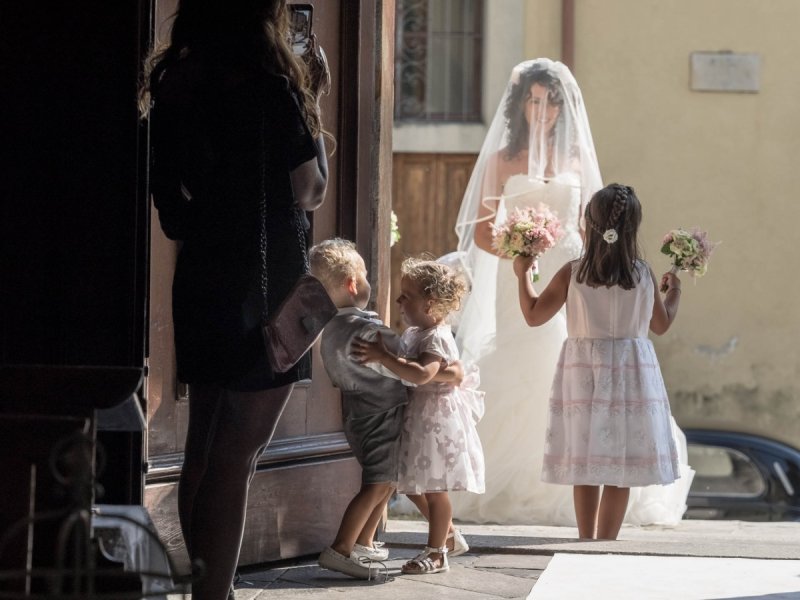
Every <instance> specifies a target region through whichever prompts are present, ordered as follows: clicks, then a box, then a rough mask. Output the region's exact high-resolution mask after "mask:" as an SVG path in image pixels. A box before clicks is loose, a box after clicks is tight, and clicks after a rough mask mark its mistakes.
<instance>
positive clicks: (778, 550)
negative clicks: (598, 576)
mask: <svg viewBox="0 0 800 600" xmlns="http://www.w3.org/2000/svg"><path fill="white" fill-rule="evenodd" d="M461 530H462V531H463V532H464V535H465V536H466V538H467V541H468V542H469V544H470V547H471V548H470V552H468V553H467V554H465V555H463V556H459V557H456V558H454V559H452V561H451V568H450V571H449V572H447V573H439V574H435V575H416V576H408V575H400V574H399V570H400V566H401V565H402V564H403V563H404V562H405V561H406V560H407V559H409V558H411V557H412V556H414V555H415V554H416V553H417V551H418V549H419V548H420V547H421V546H423V545H424V543H425V537H426V523H424V522H421V521H406V520H390V521H389V523H388V525H387V528H386V533H385V534H384V535H383V540H384V541H386V543H387V545H388V547H389V548H390V557H391V560H388V561H387V562H386V566H387V568H388V575H389V580H388V581H387V582H385V583H384V582H366V581H358V580H354V579H351V578H349V577H347V576H344V575H340V574H338V573H333V572H330V571H326V570H324V569H320V568H319V567H318V566H317V564H316V560H315V557H308V558H307V559H305V560H298V561H292V562H290V563H281V564H268V565H264V566H263V567H261V568H258V569H252V570H251V569H248V570H244V571H243V572H242V573H241V580H240V581H239V583H238V584H237V587H236V599H237V600H267V599H268V598H269V599H271V598H279V599H292V598H312V599H318V598H319V599H326V598H337V599H340V600H345V599H346V600H350V599H352V600H360V599H365V600H366V599H370V600H382V599H396V598H407V599H411V600H427V599H434V598H436V599H442V600H447V599H450V598H458V599H464V600H470V599H481V598H482V599H493V598H505V599H524V598H528V597H529V595H530V594H531V590H532V589H533V588H534V586H535V584H536V582H537V580H538V578H539V576H540V575H541V574H542V573H543V571H544V570H545V569H546V568H547V565H548V563H549V562H550V560H551V558H552V556H553V555H554V554H556V553H559V554H574V555H608V554H613V555H619V556H625V555H627V556H649V557H659V556H672V557H727V558H750V559H768V560H776V559H784V560H789V561H799V562H798V563H797V573H798V575H800V523H745V522H741V521H683V522H682V523H681V524H680V525H679V526H678V527H676V528H662V527H646V528H637V527H628V526H624V527H623V529H622V531H621V532H620V536H619V540H617V541H616V542H581V541H578V540H577V530H576V529H574V528H570V527H538V526H496V525H464V526H463V527H461ZM611 560H613V557H611ZM664 562H665V563H668V562H669V561H664ZM698 562H702V561H698ZM787 564H791V565H794V563H793V562H792V563H787ZM797 581H798V588H797V592H798V594H797V595H794V594H792V595H788V596H784V595H781V596H769V598H770V599H772V598H775V599H777V598H796V597H800V576H799V577H798V579H797ZM586 586H587V587H586V590H587V596H586V597H591V598H593V599H598V598H604V597H606V596H604V595H603V593H602V590H598V589H593V588H592V582H591V581H586ZM698 597H703V596H698ZM709 597H711V596H709ZM716 597H717V598H719V597H720V596H716ZM725 597H728V598H732V597H733V596H725ZM748 597H749V598H752V597H753V596H748ZM173 598H175V599H176V598H179V596H170V600H173ZM740 598H741V596H740ZM643 600H646V599H643Z"/></svg>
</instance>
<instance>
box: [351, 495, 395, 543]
mask: <svg viewBox="0 0 800 600" xmlns="http://www.w3.org/2000/svg"><path fill="white" fill-rule="evenodd" d="M393 493H394V486H393V485H392V486H389V489H388V490H387V491H386V495H384V497H383V499H382V500H381V501H380V502H378V504H377V505H376V506H375V508H374V509H373V511H372V514H371V515H370V516H369V518H368V519H367V522H366V523H364V527H363V528H362V529H361V533H360V534H359V535H358V539H357V540H356V542H358V543H359V544H361V545H362V546H367V547H368V548H371V547H372V540H374V539H375V532H376V531H377V530H378V523H380V522H381V519H382V518H383V511H384V509H385V508H386V503H387V502H388V501H389V498H391V497H392V494H393Z"/></svg>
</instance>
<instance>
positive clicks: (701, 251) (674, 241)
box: [661, 227, 719, 291]
mask: <svg viewBox="0 0 800 600" xmlns="http://www.w3.org/2000/svg"><path fill="white" fill-rule="evenodd" d="M718 243H719V242H712V241H710V240H709V239H708V232H706V231H703V230H701V229H698V228H697V227H693V228H692V229H691V231H687V230H685V229H673V230H672V231H670V232H669V233H667V235H665V236H664V239H663V241H662V242H661V253H662V254H666V255H667V256H669V258H670V261H671V262H672V269H671V271H672V272H673V273H677V272H678V271H687V272H688V273H689V274H690V275H691V276H692V277H695V278H696V277H702V276H703V275H705V274H706V271H707V270H708V259H709V258H710V256H711V253H712V252H713V251H714V248H715V247H716V246H717V244H718ZM662 291H663V290H662Z"/></svg>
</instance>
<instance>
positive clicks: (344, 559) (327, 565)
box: [317, 546, 380, 579]
mask: <svg viewBox="0 0 800 600" xmlns="http://www.w3.org/2000/svg"><path fill="white" fill-rule="evenodd" d="M317 563H318V564H319V566H320V567H322V568H323V569H328V570H330V571H336V572H337V573H344V574H345V575H349V576H350V577H356V578H357V579H372V578H373V577H377V576H378V574H379V573H380V569H378V568H377V567H369V566H367V565H366V564H364V563H362V562H361V561H360V560H359V557H358V556H356V554H355V552H351V553H350V556H344V555H343V554H339V553H338V552H336V550H334V549H333V548H331V547H330V546H328V547H327V548H325V550H323V551H322V554H320V555H319V559H317Z"/></svg>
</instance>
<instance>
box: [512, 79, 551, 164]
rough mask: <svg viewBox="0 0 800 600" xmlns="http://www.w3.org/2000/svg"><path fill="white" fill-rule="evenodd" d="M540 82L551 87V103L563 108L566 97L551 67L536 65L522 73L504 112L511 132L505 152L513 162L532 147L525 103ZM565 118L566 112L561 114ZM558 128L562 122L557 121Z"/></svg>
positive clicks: (549, 97)
mask: <svg viewBox="0 0 800 600" xmlns="http://www.w3.org/2000/svg"><path fill="white" fill-rule="evenodd" d="M535 83H538V84H539V85H541V86H542V87H545V88H547V102H548V103H551V104H556V105H559V106H563V104H564V98H563V96H562V94H561V90H560V88H559V85H558V84H559V79H558V77H557V76H556V75H555V74H554V73H553V72H551V71H550V70H548V69H547V67H545V66H543V65H539V64H534V65H532V66H530V67H528V68H527V69H525V70H524V71H522V72H521V73H520V74H519V81H517V82H516V83H514V84H513V85H512V86H511V90H510V92H509V94H508V97H507V98H506V105H505V108H504V109H503V116H504V117H505V119H506V130H507V131H508V146H506V149H505V158H506V159H507V160H511V159H513V158H514V157H515V156H517V155H518V154H519V153H520V152H521V151H522V150H523V149H525V148H527V147H528V142H529V138H530V123H528V121H527V119H526V118H525V102H527V100H528V98H529V97H530V93H531V86H532V85H533V84H535ZM563 118H564V112H563V110H562V111H561V112H560V113H559V115H558V120H559V121H560V120H561V119H563ZM555 126H556V127H558V121H556V125H555Z"/></svg>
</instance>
